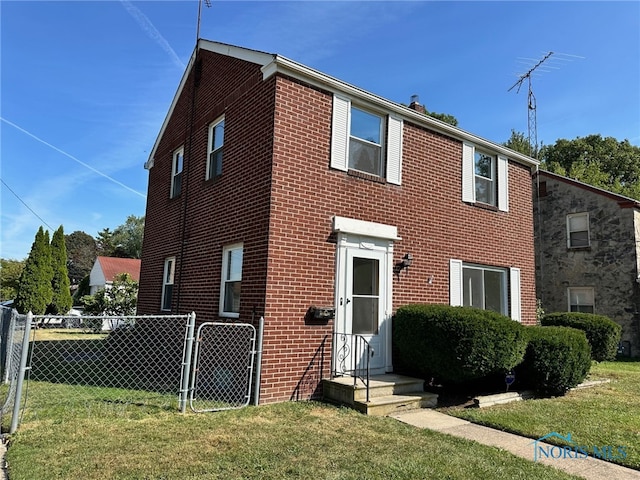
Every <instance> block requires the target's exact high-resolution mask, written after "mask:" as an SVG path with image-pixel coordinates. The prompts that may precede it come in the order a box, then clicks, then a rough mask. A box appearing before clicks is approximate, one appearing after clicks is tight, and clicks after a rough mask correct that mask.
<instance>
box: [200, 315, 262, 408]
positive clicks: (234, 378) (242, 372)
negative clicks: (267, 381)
mask: <svg viewBox="0 0 640 480" xmlns="http://www.w3.org/2000/svg"><path fill="white" fill-rule="evenodd" d="M263 324H264V320H263V319H262V318H261V319H260V332H262V328H263V327H262V326H263ZM257 336H258V332H257V331H256V328H255V327H254V326H253V325H251V324H248V323H219V322H207V323H203V324H201V325H200V326H199V327H198V332H197V335H196V338H197V342H196V347H195V352H194V356H193V358H194V359H193V373H192V375H191V388H190V389H189V392H190V395H189V406H190V407H191V409H192V410H193V411H194V412H214V411H219V410H230V409H234V408H242V407H245V406H247V405H249V403H250V402H251V393H252V386H253V384H254V381H253V380H254V365H256V364H258V365H259V363H260V359H259V358H258V359H256V354H259V352H257V351H256V341H257ZM258 372H259V370H258ZM255 380H256V382H255V383H256V384H259V381H260V379H259V378H256V379H255ZM256 397H257V395H256ZM255 400H256V402H255V403H257V400H258V399H257V398H256V399H255Z"/></svg>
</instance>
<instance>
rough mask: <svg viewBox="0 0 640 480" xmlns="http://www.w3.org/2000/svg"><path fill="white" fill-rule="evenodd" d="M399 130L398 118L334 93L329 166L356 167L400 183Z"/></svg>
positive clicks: (355, 168) (400, 155)
mask: <svg viewBox="0 0 640 480" xmlns="http://www.w3.org/2000/svg"><path fill="white" fill-rule="evenodd" d="M402 130H403V121H402V119H400V118H397V117H395V116H392V115H384V114H382V113H375V112H374V111H373V110H368V109H366V108H364V107H362V106H354V105H352V102H351V100H350V99H348V98H345V97H342V96H339V95H334V97H333V117H332V126H331V168H335V169H338V170H342V171H345V172H346V171H348V170H357V171H359V172H364V173H366V174H369V175H372V176H375V177H380V178H381V179H384V180H386V181H387V182H388V183H393V184H396V185H400V184H401V183H402Z"/></svg>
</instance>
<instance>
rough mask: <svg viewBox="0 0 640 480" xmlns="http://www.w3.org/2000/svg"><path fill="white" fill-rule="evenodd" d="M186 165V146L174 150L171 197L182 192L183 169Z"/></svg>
mask: <svg viewBox="0 0 640 480" xmlns="http://www.w3.org/2000/svg"><path fill="white" fill-rule="evenodd" d="M183 167H184V147H180V148H179V149H178V150H176V151H175V152H173V162H172V166H171V198H175V197H177V196H178V195H180V192H182V169H183Z"/></svg>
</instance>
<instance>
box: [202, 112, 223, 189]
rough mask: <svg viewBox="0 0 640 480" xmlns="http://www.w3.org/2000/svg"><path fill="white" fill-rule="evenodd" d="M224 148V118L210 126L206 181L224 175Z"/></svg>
mask: <svg viewBox="0 0 640 480" xmlns="http://www.w3.org/2000/svg"><path fill="white" fill-rule="evenodd" d="M223 147H224V118H222V119H219V120H217V121H215V122H213V123H212V124H211V125H209V144H208V147H207V172H206V174H205V175H206V176H205V180H210V179H212V178H216V177H219V176H220V175H222V151H223Z"/></svg>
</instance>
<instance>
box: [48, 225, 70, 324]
mask: <svg viewBox="0 0 640 480" xmlns="http://www.w3.org/2000/svg"><path fill="white" fill-rule="evenodd" d="M51 268H52V270H53V278H52V279H51V288H52V290H53V296H52V299H51V303H50V304H49V306H48V307H47V313H51V314H53V315H64V314H66V313H67V312H68V311H69V310H70V309H71V307H72V306H73V300H72V298H71V291H70V289H69V287H70V284H69V272H68V270H67V247H66V244H65V238H64V230H63V228H62V225H60V227H59V228H58V230H56V231H55V232H54V234H53V238H52V239H51Z"/></svg>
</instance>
